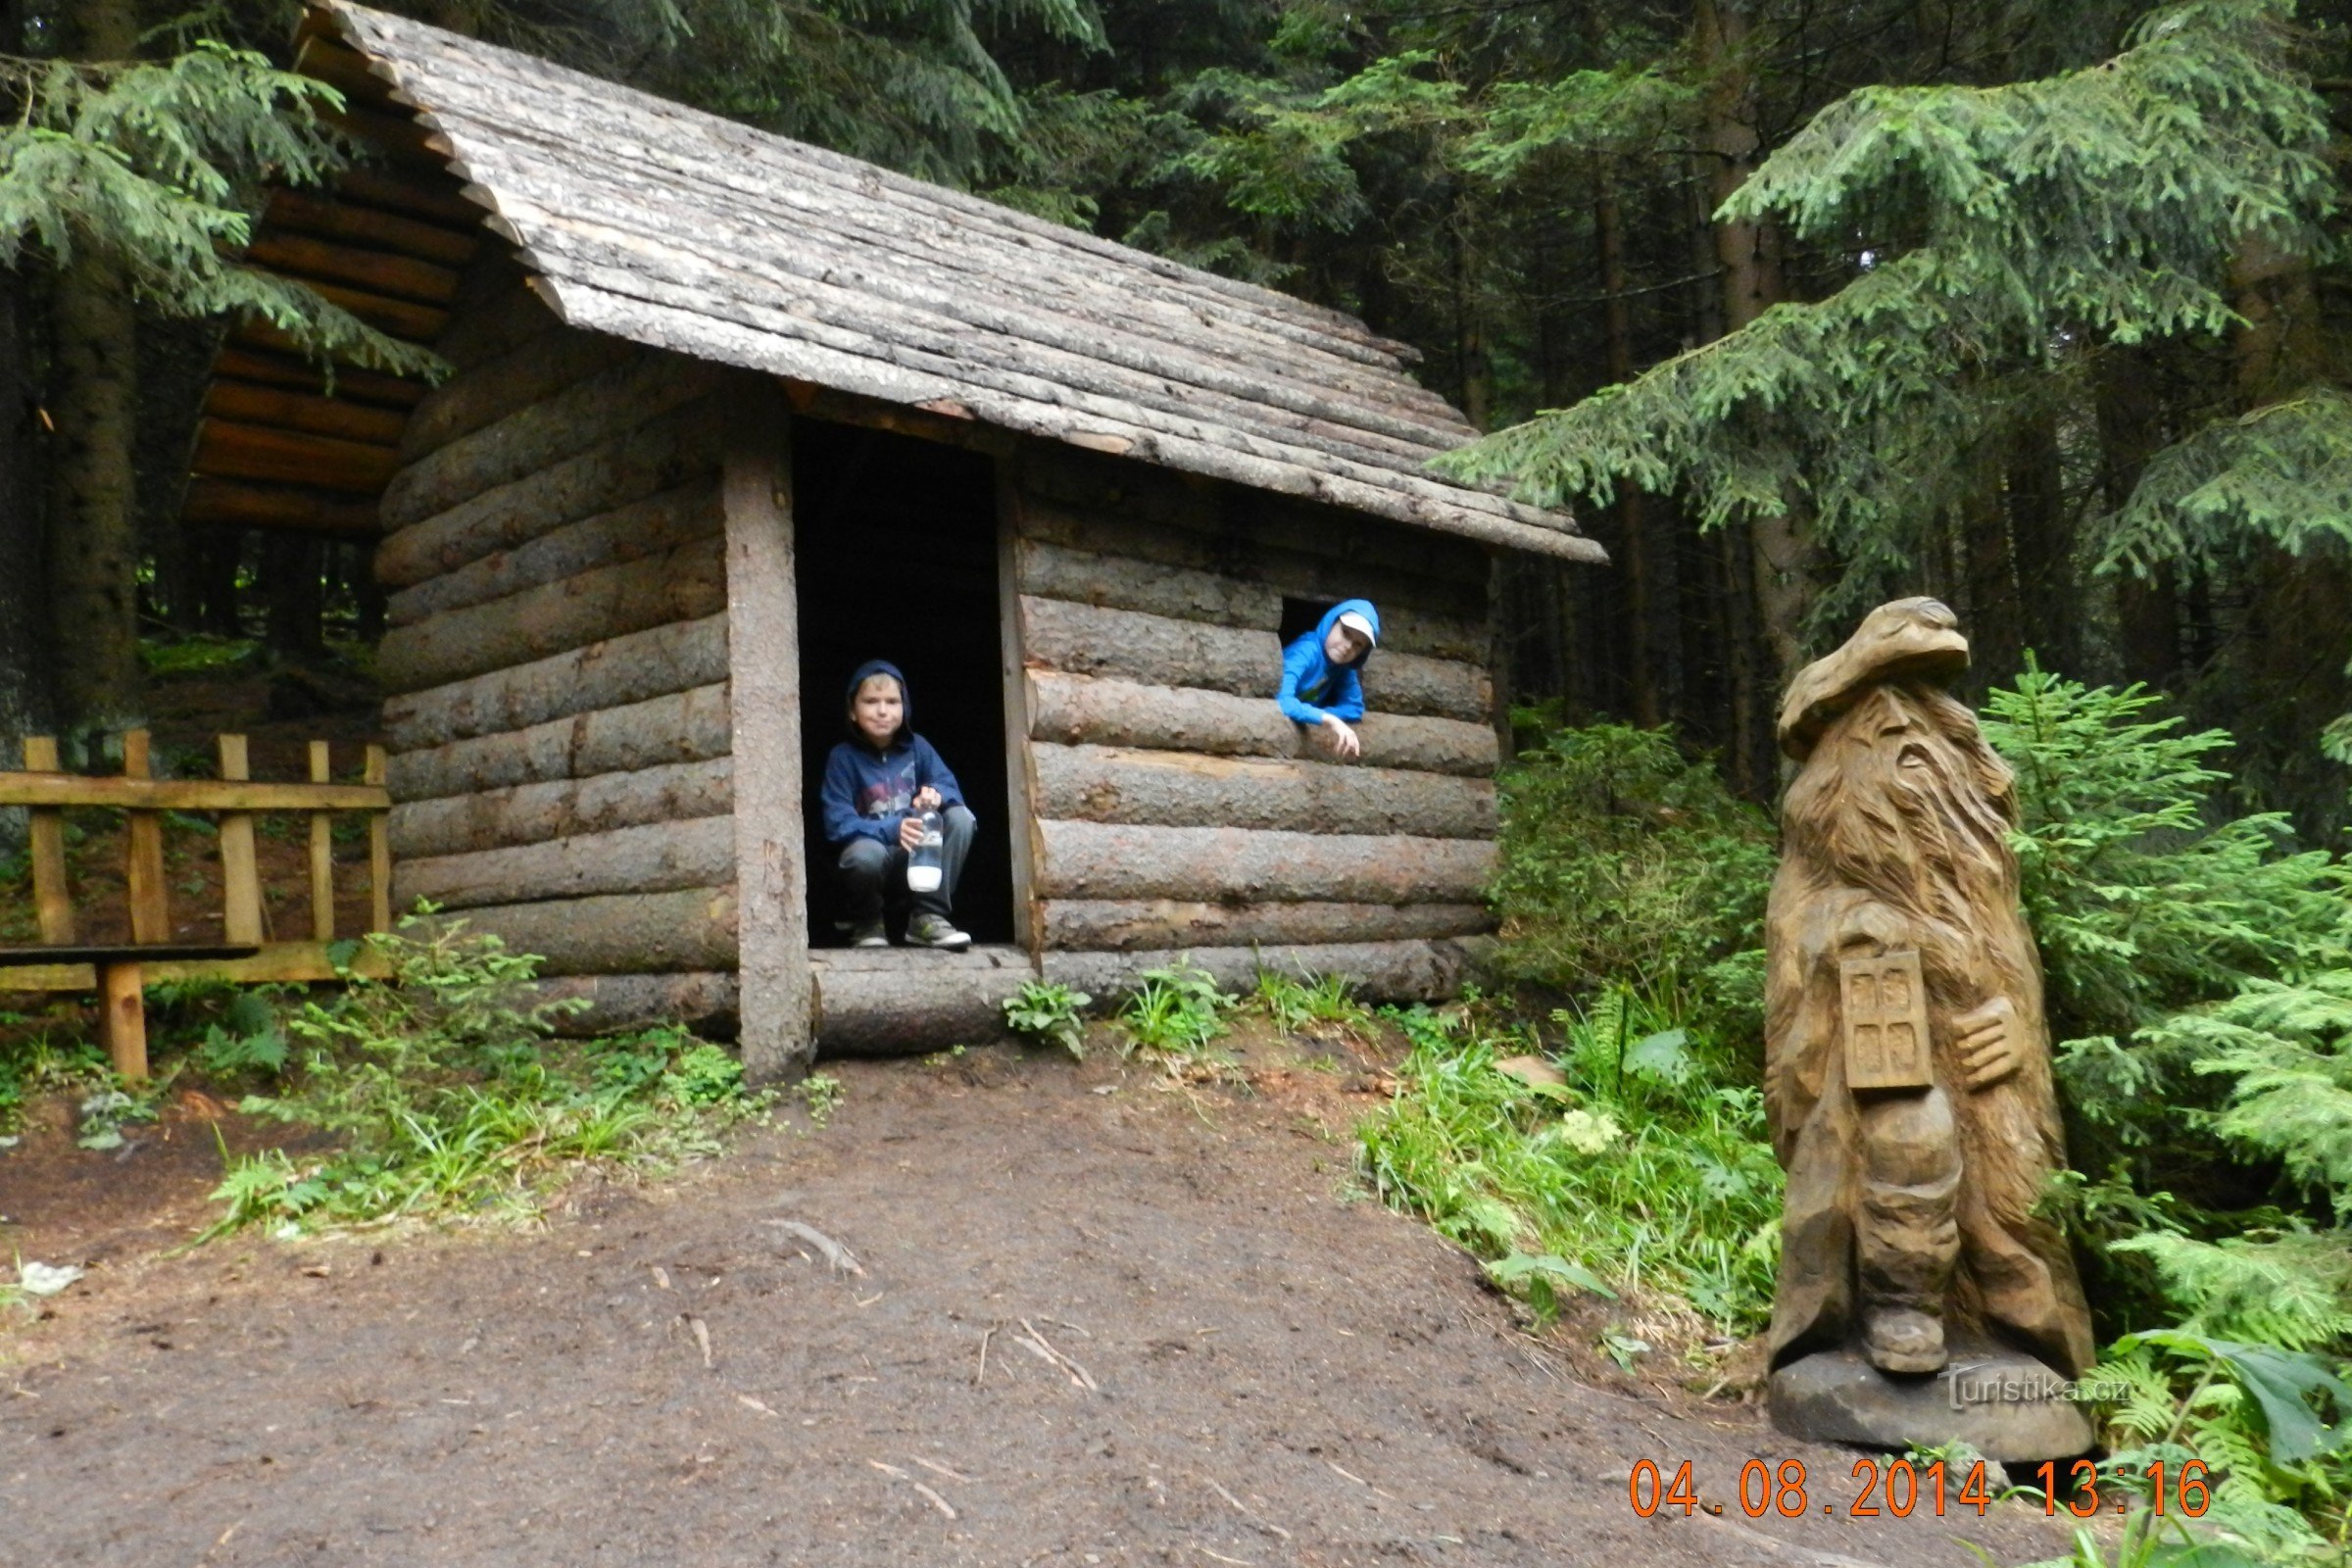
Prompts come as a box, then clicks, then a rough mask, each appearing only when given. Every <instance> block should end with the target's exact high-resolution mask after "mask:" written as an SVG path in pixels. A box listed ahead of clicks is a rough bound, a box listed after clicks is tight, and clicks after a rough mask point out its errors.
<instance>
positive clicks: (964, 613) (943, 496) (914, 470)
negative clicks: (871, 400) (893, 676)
mask: <svg viewBox="0 0 2352 1568" xmlns="http://www.w3.org/2000/svg"><path fill="white" fill-rule="evenodd" d="M792 493H793V535H794V542H795V551H794V554H795V562H794V572H795V577H796V579H797V584H798V588H799V603H800V614H801V755H802V758H803V760H804V763H805V766H804V777H803V789H804V791H805V796H804V798H805V799H806V800H807V802H808V823H807V827H808V844H809V943H810V945H811V946H813V947H839V946H840V945H841V944H842V940H843V939H842V934H841V932H840V931H839V929H838V928H837V926H836V921H838V920H839V918H840V916H841V907H840V901H839V895H838V892H837V889H836V887H835V880H834V865H835V862H836V860H837V859H838V858H839V852H838V851H837V850H836V849H835V848H834V847H833V846H832V845H830V844H828V843H827V842H826V841H825V835H824V829H823V826H822V824H821V821H820V820H819V818H818V815H817V788H818V785H819V784H820V783H821V782H822V780H823V777H824V769H825V759H826V758H827V757H828V756H829V755H831V753H832V750H833V747H834V745H835V744H836V743H837V742H839V741H842V740H845V739H847V738H848V736H849V733H850V732H849V725H848V711H849V708H848V690H849V678H850V672H851V671H852V670H854V669H856V668H857V667H858V665H859V664H861V663H863V662H865V661H867V660H869V659H887V660H889V661H890V662H892V663H894V664H896V665H898V666H899V667H900V668H901V669H903V670H905V671H906V672H907V691H908V695H909V697H910V698H911V699H912V702H913V709H914V712H913V719H914V728H915V730H916V732H917V733H918V734H920V735H921V736H922V737H923V738H924V739H925V740H927V741H929V742H930V743H931V744H932V745H933V746H934V747H936V748H938V750H939V755H940V757H941V758H942V759H943V760H945V761H946V762H947V764H948V766H949V768H950V769H951V770H952V771H953V772H954V773H955V775H956V782H957V783H959V784H960V785H962V786H963V794H964V800H965V802H966V804H968V805H969V806H970V807H971V809H972V814H973V815H975V816H976V817H978V818H979V821H980V829H979V834H978V836H977V838H976V839H975V841H974V842H973V845H972V853H971V858H969V859H968V860H967V861H966V862H965V863H964V868H963V881H962V883H961V884H960V885H959V886H958V887H957V889H956V924H957V925H959V926H961V927H963V929H964V930H966V931H969V932H970V933H971V934H972V937H973V940H975V941H978V942H1010V941H1011V940H1012V937H1013V926H1012V832H1011V824H1010V823H1009V821H1008V815H1009V812H1008V808H1007V802H1006V794H1005V791H1006V782H1005V687H1004V675H1003V662H1002V659H1003V632H1002V629H1001V627H1000V624H999V615H1000V609H999V602H998V597H997V491H996V469H995V466H994V464H993V463H992V462H991V461H990V460H989V459H988V458H987V457H985V456H983V455H981V454H978V453H972V452H966V451H963V450H962V449H961V448H958V447H950V446H942V445H940V444H939V443H938V442H935V441H919V440H916V439H914V438H913V437H911V436H904V435H897V434H893V433H892V432H890V431H887V430H872V429H867V428H865V427H863V426H860V425H848V424H833V423H828V422H826V421H824V420H820V419H808V418H795V419H794V420H793V426H792ZM892 935H893V936H894V938H895V937H897V936H898V935H900V932H899V931H898V929H897V920H896V918H895V917H894V920H893V931H892Z"/></svg>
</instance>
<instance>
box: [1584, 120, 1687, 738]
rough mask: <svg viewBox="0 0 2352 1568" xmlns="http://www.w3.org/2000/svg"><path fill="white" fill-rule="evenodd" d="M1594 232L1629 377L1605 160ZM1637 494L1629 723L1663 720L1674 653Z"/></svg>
mask: <svg viewBox="0 0 2352 1568" xmlns="http://www.w3.org/2000/svg"><path fill="white" fill-rule="evenodd" d="M1593 186H1594V192H1595V194H1594V199H1593V236H1594V239H1595V240H1596V241H1597V243H1598V247H1599V251H1600V287H1601V292H1602V294H1603V296H1604V297H1605V303H1604V308H1603V311H1602V324H1603V335H1604V337H1605V350H1606V353H1605V358H1606V362H1607V366H1608V375H1609V380H1610V382H1611V383H1612V384H1620V383H1623V382H1626V381H1630V380H1632V379H1633V378H1634V313H1633V304H1632V302H1631V301H1630V300H1629V299H1628V298H1627V297H1626V288H1627V282H1626V273H1625V223H1624V214H1623V212H1622V210H1621V208H1620V206H1619V203H1618V200H1617V186H1616V183H1615V181H1613V180H1612V179H1611V178H1610V177H1609V171H1608V170H1607V169H1606V168H1605V167H1604V168H1602V169H1600V170H1598V171H1596V172H1595V174H1594V178H1593ZM1646 511H1647V509H1645V508H1644V507H1643V506H1642V492H1641V490H1640V489H1639V488H1637V487H1636V486H1635V485H1633V484H1632V483H1631V482H1621V483H1620V484H1619V485H1618V487H1617V528H1618V540H1619V547H1620V549H1621V551H1622V552H1623V553H1622V555H1621V556H1620V558H1619V560H1620V564H1621V565H1622V566H1623V568H1624V571H1625V599H1626V614H1627V617H1628V618H1629V619H1630V620H1631V621H1632V623H1633V626H1632V630H1633V637H1632V638H1631V639H1630V640H1631V642H1632V648H1631V650H1630V653H1631V656H1632V657H1631V658H1630V659H1628V661H1627V664H1628V668H1627V671H1626V674H1627V677H1628V685H1629V686H1630V688H1631V690H1632V694H1633V710H1634V722H1635V723H1637V724H1641V725H1642V726H1644V727H1645V728H1647V727H1655V726H1656V725H1659V724H1663V723H1664V722H1666V719H1667V716H1668V711H1669V708H1670V707H1671V699H1670V698H1669V697H1668V696H1667V695H1666V694H1667V692H1668V690H1669V689H1670V688H1671V687H1672V686H1673V684H1674V680H1673V666H1674V663H1675V657H1674V656H1675V654H1676V652H1677V649H1676V646H1675V639H1674V631H1675V626H1676V618H1677V617H1676V616H1675V614H1674V583H1673V573H1672V570H1671V566H1672V560H1671V552H1669V551H1663V550H1660V549H1659V548H1658V542H1657V541H1656V540H1654V539H1652V538H1651V537H1650V526H1649V518H1648V516H1647V515H1646Z"/></svg>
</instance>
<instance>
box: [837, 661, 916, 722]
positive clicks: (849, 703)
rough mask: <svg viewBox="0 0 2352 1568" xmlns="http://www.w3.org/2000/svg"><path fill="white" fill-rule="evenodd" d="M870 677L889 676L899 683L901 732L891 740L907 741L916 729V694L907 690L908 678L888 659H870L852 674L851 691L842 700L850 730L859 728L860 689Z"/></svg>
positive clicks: (844, 694)
mask: <svg viewBox="0 0 2352 1568" xmlns="http://www.w3.org/2000/svg"><path fill="white" fill-rule="evenodd" d="M869 675H888V676H889V677H890V678H891V679H892V680H895V681H897V682H898V683H899V730H898V733H897V734H895V735H893V736H891V740H892V741H894V742H896V741H903V740H905V739H906V738H907V732H908V731H910V730H912V729H913V728H914V693H912V692H910V691H908V690H907V677H906V676H905V675H903V674H901V673H900V672H899V666H898V665H896V664H894V663H892V662H890V661H889V660H887V659H869V660H867V661H866V662H864V663H862V664H859V665H858V667H857V669H856V670H854V671H853V672H852V673H851V675H850V689H849V690H848V691H846V692H844V693H843V694H842V698H841V709H842V715H843V717H845V718H846V719H848V721H849V725H850V728H852V729H857V728H858V720H857V717H856V710H857V707H858V687H860V686H862V685H864V684H865V681H866V677H867V676H869Z"/></svg>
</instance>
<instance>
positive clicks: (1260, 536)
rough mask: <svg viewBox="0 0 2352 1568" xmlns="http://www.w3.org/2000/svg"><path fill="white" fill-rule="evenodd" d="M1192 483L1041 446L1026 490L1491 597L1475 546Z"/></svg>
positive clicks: (1273, 496)
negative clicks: (1202, 491)
mask: <svg viewBox="0 0 2352 1568" xmlns="http://www.w3.org/2000/svg"><path fill="white" fill-rule="evenodd" d="M1447 444H1451V443H1447ZM1184 480H1185V476H1183V475H1180V474H1177V473H1172V472H1169V471H1168V470H1165V469H1160V470H1156V471H1155V470H1153V469H1151V468H1145V467H1138V466H1136V465H1135V464H1132V463H1122V462H1118V461H1116V460H1114V459H1107V458H1103V457H1098V456H1095V455H1093V454H1091V453H1087V452H1083V451H1070V450H1067V449H1065V448H1059V447H1041V448H1038V449H1036V450H1035V451H1034V453H1033V454H1024V457H1023V461H1022V465H1021V484H1022V488H1023V489H1024V490H1025V491H1027V492H1029V493H1030V494H1032V495H1033V496H1035V497H1037V498H1038V499H1040V500H1044V501H1052V502H1059V503H1060V504H1061V505H1063V506H1064V507H1067V508H1070V509H1072V510H1076V511H1079V512H1088V513H1099V514H1102V515H1108V516H1114V517H1135V518H1138V519H1140V520H1144V521H1149V522H1151V523H1153V524H1155V525H1159V526H1163V527H1171V528H1179V529H1186V530H1189V531H1191V532H1194V533H1196V534H1198V535H1201V536H1202V537H1204V538H1207V539H1212V540H1216V541H1217V542H1220V543H1222V542H1225V541H1227V540H1231V539H1241V540H1246V541H1248V542H1249V543H1250V544H1253V545H1256V546H1258V547H1260V548H1264V549H1272V550H1286V551H1296V552H1299V553H1300V554H1303V555H1310V556H1321V557H1325V558H1327V559H1331V560H1337V561H1345V562H1347V563H1348V564H1351V565H1355V566H1359V567H1360V566H1371V567H1377V568H1380V569H1382V570H1386V571H1392V572H1396V573H1399V574H1401V575H1403V576H1406V577H1410V578H1413V579H1415V580H1423V581H1429V580H1434V581H1439V582H1446V583H1451V584H1454V585H1455V586H1457V587H1462V588H1469V589H1473V590H1475V591H1477V592H1479V593H1482V594H1483V593H1484V592H1485V591H1486V584H1487V553H1486V551H1485V550H1484V549H1483V548H1482V547H1481V546H1479V545H1478V544H1476V543H1473V542H1472V541H1470V540H1467V539H1462V538H1458V537H1455V536H1453V535H1450V534H1441V533H1432V532H1429V531H1428V530H1426V529H1421V528H1413V527H1409V526H1406V525H1404V524H1401V523H1397V522H1391V521H1388V520H1387V519H1385V518H1375V517H1367V516H1365V515H1363V514H1361V513H1359V512H1349V511H1345V510H1342V509H1340V508H1335V507H1328V506H1321V505H1318V504H1316V503H1313V502H1310V501H1304V500H1300V499H1299V498H1297V497H1293V496H1286V495H1282V494H1279V493H1277V492H1272V491H1250V492H1246V493H1242V494H1239V495H1234V494H1228V495H1223V496H1217V497H1215V498H1214V499H1213V500H1210V499H1207V498H1202V497H1201V496H1199V495H1197V494H1194V493H1190V492H1189V491H1188V490H1186V489H1185V488H1183V486H1182V483H1180V482H1179V481H1184ZM1190 482H1192V483H1197V482H1198V481H1190Z"/></svg>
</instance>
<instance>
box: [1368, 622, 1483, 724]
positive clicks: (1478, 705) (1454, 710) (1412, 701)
mask: <svg viewBox="0 0 2352 1568" xmlns="http://www.w3.org/2000/svg"><path fill="white" fill-rule="evenodd" d="M1382 629H1383V631H1384V632H1385V631H1386V629H1387V628H1386V627H1385V626H1384V627H1383V628H1382ZM1363 688H1364V707H1365V708H1366V709H1367V710H1369V711H1372V712H1374V713H1412V714H1419V715H1421V716H1424V717H1429V718H1458V719H1460V720H1462V721H1463V722H1464V723H1468V724H1479V723H1490V724H1491V723H1493V722H1494V720H1495V678H1494V677H1493V676H1492V675H1489V674H1488V673H1487V672H1486V670H1484V669H1483V668H1481V667H1480V666H1478V665H1476V664H1468V663H1463V662H1460V661H1458V660H1452V659H1423V658H1421V657H1420V656H1419V655H1417V654H1407V653H1401V652H1398V651H1397V650H1396V649H1393V648H1383V649H1381V650H1380V651H1379V652H1378V653H1375V654H1374V655H1373V656H1372V657H1371V658H1370V659H1369V660H1367V661H1365V663H1364V671H1363Z"/></svg>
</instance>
